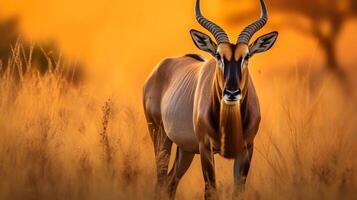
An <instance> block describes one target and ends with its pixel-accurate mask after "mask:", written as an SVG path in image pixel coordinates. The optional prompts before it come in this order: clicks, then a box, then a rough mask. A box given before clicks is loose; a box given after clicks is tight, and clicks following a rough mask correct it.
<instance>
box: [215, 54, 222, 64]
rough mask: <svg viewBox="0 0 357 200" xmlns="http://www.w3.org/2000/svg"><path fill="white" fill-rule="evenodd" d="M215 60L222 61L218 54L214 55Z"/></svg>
mask: <svg viewBox="0 0 357 200" xmlns="http://www.w3.org/2000/svg"><path fill="white" fill-rule="evenodd" d="M216 59H217V60H218V61H220V62H221V61H222V57H221V55H220V54H219V53H216Z"/></svg>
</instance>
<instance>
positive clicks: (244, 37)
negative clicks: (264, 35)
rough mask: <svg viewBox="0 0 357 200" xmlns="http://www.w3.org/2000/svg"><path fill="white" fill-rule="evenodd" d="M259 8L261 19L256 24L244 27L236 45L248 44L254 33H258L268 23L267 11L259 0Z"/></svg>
mask: <svg viewBox="0 0 357 200" xmlns="http://www.w3.org/2000/svg"><path fill="white" fill-rule="evenodd" d="M260 6H261V12H262V14H261V17H260V19H259V20H257V21H256V22H254V23H252V24H250V25H249V26H247V27H245V28H244V29H243V31H242V32H241V33H240V35H239V37H238V40H237V43H243V44H249V41H250V39H251V38H252V37H253V35H254V33H256V32H257V31H259V30H260V29H261V28H263V26H264V25H265V24H266V23H267V21H268V11H267V7H266V5H265V2H264V0H260Z"/></svg>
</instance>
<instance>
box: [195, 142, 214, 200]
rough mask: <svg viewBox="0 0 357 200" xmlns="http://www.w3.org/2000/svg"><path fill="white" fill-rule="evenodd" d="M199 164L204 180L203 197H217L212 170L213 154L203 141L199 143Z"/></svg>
mask: <svg viewBox="0 0 357 200" xmlns="http://www.w3.org/2000/svg"><path fill="white" fill-rule="evenodd" d="M199 149H200V155H201V166H202V172H203V178H204V180H205V199H206V200H207V199H218V196H217V191H216V177H215V171H214V155H213V152H212V151H211V150H210V148H207V147H206V146H205V145H204V144H203V143H200V145H199Z"/></svg>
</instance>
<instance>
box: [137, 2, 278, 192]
mask: <svg viewBox="0 0 357 200" xmlns="http://www.w3.org/2000/svg"><path fill="white" fill-rule="evenodd" d="M260 4H261V11H262V15H261V17H260V19H259V20H257V21H256V22H254V23H252V24H251V25H249V26H247V27H246V28H245V29H244V30H243V31H242V32H241V33H240V35H239V37H238V40H237V43H236V44H232V43H230V42H229V40H228V36H227V34H226V33H225V32H224V31H223V29H222V28H221V27H219V26H218V25H216V24H215V23H213V22H211V21H209V20H208V19H206V18H205V17H203V16H202V14H201V11H200V1H199V0H197V1H196V7H195V14H196V19H197V21H198V22H199V23H200V24H201V25H202V26H203V27H204V28H205V29H207V30H208V31H209V32H211V33H212V34H213V35H214V38H215V39H216V41H217V43H218V45H217V44H215V43H214V42H213V41H212V40H211V38H210V37H209V36H208V35H206V34H204V33H202V32H199V31H196V30H191V31H190V33H191V37H192V39H193V42H194V43H195V45H196V46H197V47H198V48H199V49H201V50H203V51H206V52H208V53H210V54H211V55H212V57H213V58H212V59H210V60H208V61H205V60H204V59H203V58H202V57H200V56H199V55H195V54H188V55H186V56H183V57H179V58H168V59H165V60H163V61H162V62H161V63H160V64H159V65H158V66H157V67H156V68H155V69H154V70H153V72H152V73H151V74H150V76H149V78H148V79H147V81H146V83H145V86H144V94H143V98H144V110H145V115H146V119H147V123H148V126H149V132H150V135H151V138H152V140H153V143H154V149H155V156H156V165H157V176H158V186H166V189H167V191H168V194H169V196H170V197H171V198H174V196H175V192H176V188H177V185H178V183H179V180H180V179H181V178H182V176H183V175H184V173H185V172H186V171H187V169H188V168H189V166H190V164H191V162H192V159H193V157H194V155H195V154H198V153H199V154H200V156H201V165H202V171H203V177H204V181H205V198H210V197H213V198H215V197H216V193H215V189H216V182H215V170H214V156H213V155H214V154H215V153H219V154H220V155H222V156H223V157H225V158H229V159H235V160H234V167H233V174H234V182H235V188H236V189H241V188H242V186H244V184H245V180H246V177H247V175H248V171H249V167H250V160H251V157H252V153H253V140H254V137H255V135H256V133H257V131H258V128H259V123H260V108H259V101H258V97H257V94H256V91H255V88H254V85H253V82H252V79H251V77H250V74H249V69H248V61H249V59H250V58H252V56H253V55H254V54H256V53H261V52H264V51H266V50H268V49H270V48H271V47H272V46H273V44H274V42H275V41H276V39H277V36H278V33H277V32H271V33H268V34H266V35H263V36H261V37H259V38H258V39H256V41H255V42H253V43H252V44H250V45H249V41H250V39H251V38H252V36H253V34H254V33H255V32H257V31H258V30H259V29H261V28H262V27H263V26H264V25H265V24H266V22H267V20H268V13H267V8H266V5H265V2H264V0H260ZM173 142H174V143H175V144H176V145H177V153H176V160H175V163H174V165H173V167H172V169H171V170H170V172H169V173H167V172H168V164H169V158H170V152H171V146H172V143H173ZM236 191H237V190H236Z"/></svg>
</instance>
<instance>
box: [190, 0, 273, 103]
mask: <svg viewBox="0 0 357 200" xmlns="http://www.w3.org/2000/svg"><path fill="white" fill-rule="evenodd" d="M260 4H261V11H262V15H261V18H260V19H259V20H257V21H256V22H254V23H252V24H250V25H249V26H247V27H246V28H244V29H243V31H242V32H241V33H240V35H239V36H238V39H237V42H236V43H235V44H233V43H230V42H229V39H228V36H227V34H226V33H225V32H224V30H223V29H222V28H221V27H219V26H218V25H216V24H215V23H213V22H212V21H209V20H208V19H206V18H205V17H203V16H202V14H201V10H200V0H197V1H196V7H195V13H196V19H197V21H198V22H199V23H200V24H201V25H202V26H203V27H204V28H205V29H207V30H208V31H209V32H211V33H212V34H213V35H214V38H215V39H216V41H217V43H218V44H216V43H215V42H214V41H213V40H212V39H211V38H210V37H209V36H208V35H206V34H204V33H202V32H199V31H197V30H191V31H190V33H191V37H192V39H193V41H194V43H195V45H196V46H197V47H198V48H199V49H201V50H203V51H206V52H208V53H210V54H211V55H212V56H213V57H214V59H215V60H216V61H217V62H216V63H217V68H218V69H219V71H220V73H218V74H220V81H219V86H220V89H221V91H223V92H222V95H223V100H224V102H225V103H227V104H236V103H239V102H240V101H241V100H242V99H243V98H244V95H245V92H246V86H247V78H248V77H247V76H248V73H247V72H248V62H249V59H250V58H252V57H253V55H254V54H256V53H261V52H264V51H267V50H269V49H270V48H271V47H272V46H273V44H274V43H275V41H276V39H277V37H278V32H276V31H274V32H271V33H268V34H265V35H263V36H260V37H259V38H258V39H256V40H255V41H254V42H253V43H251V44H249V41H250V39H251V38H252V36H253V35H254V33H255V32H257V31H258V30H260V29H261V28H262V27H263V26H264V25H265V24H266V22H267V21H268V12H267V8H266V5H265V2H264V0H260Z"/></svg>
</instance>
